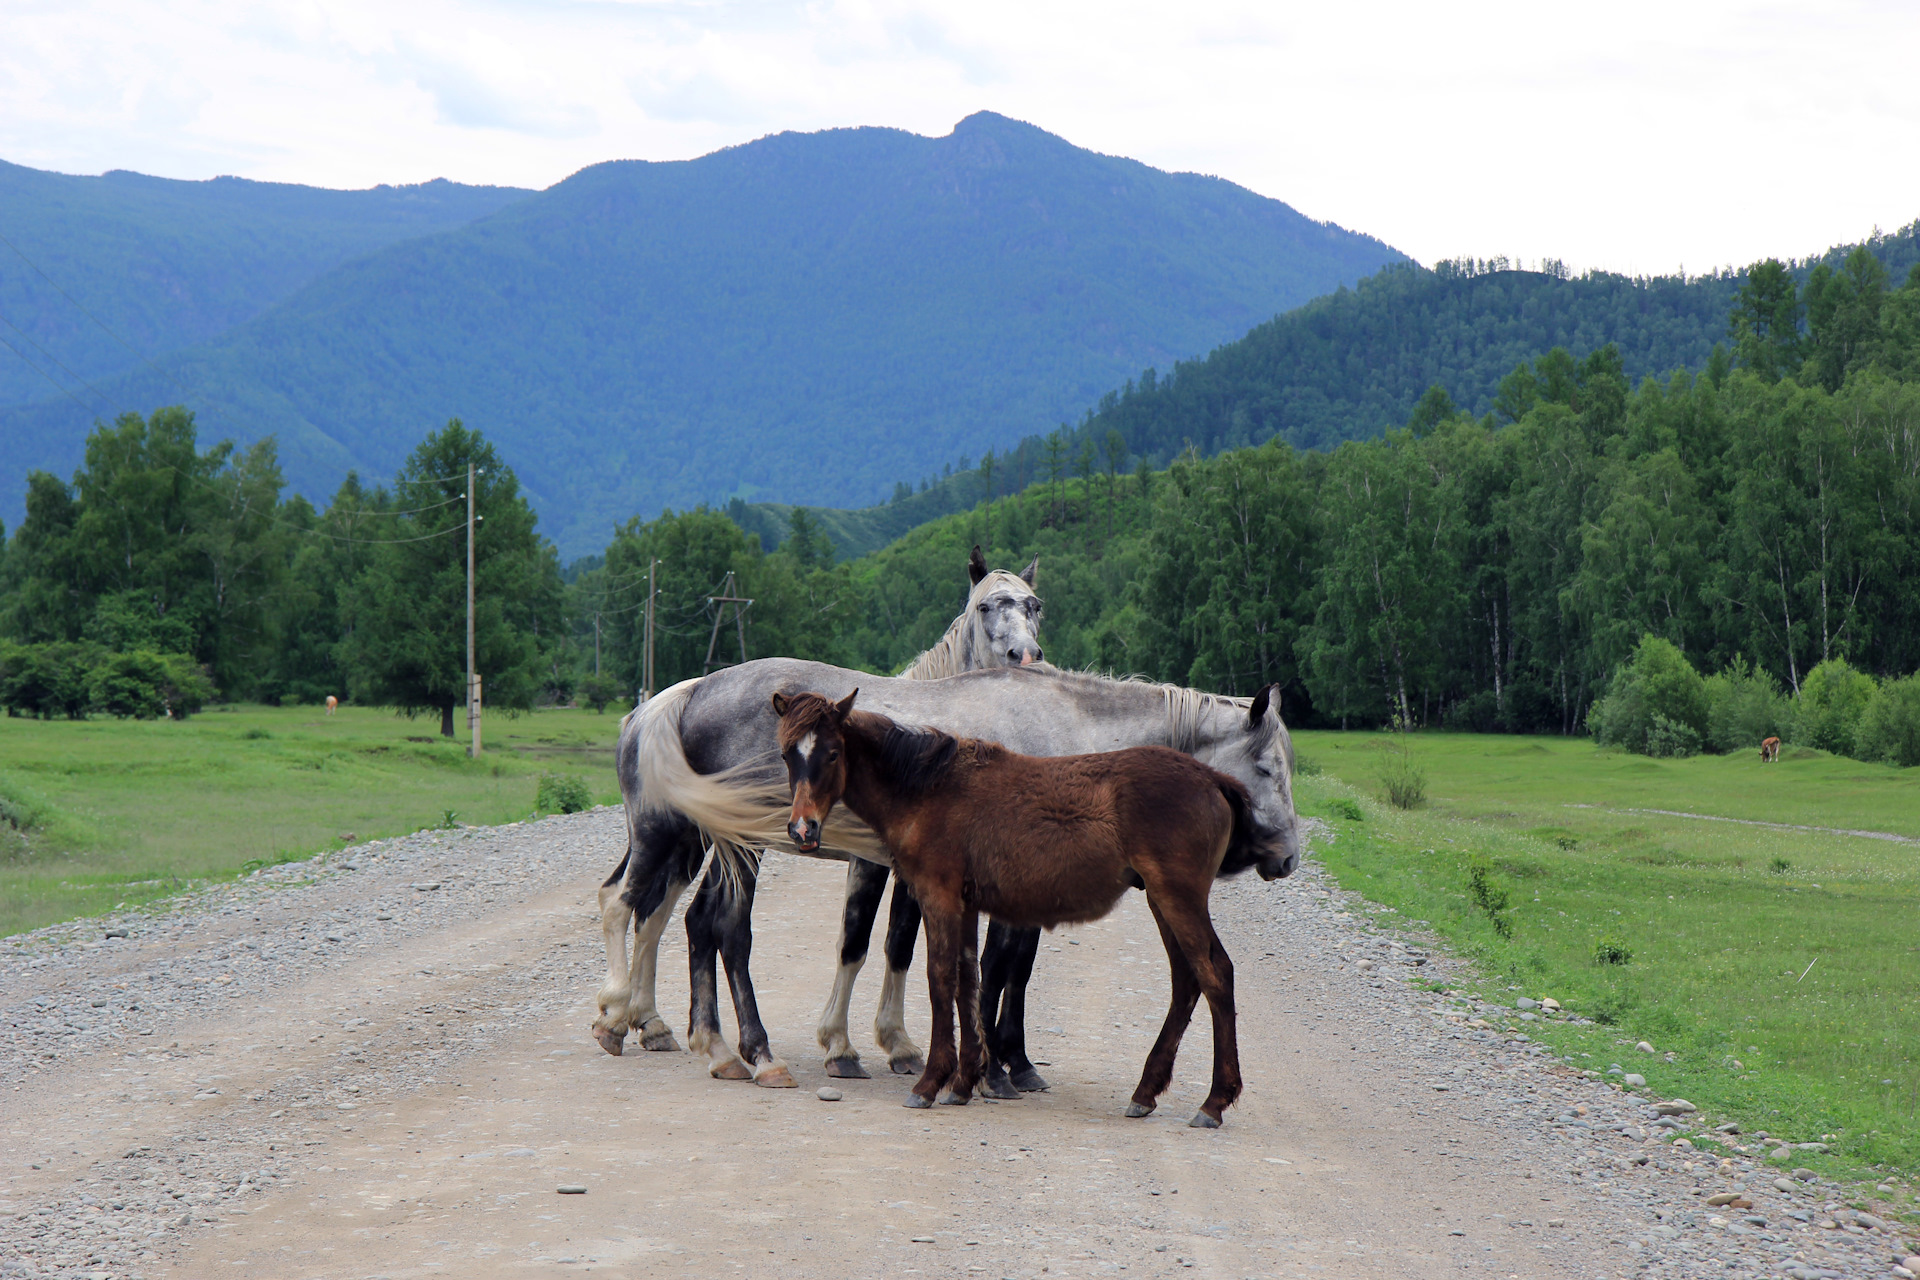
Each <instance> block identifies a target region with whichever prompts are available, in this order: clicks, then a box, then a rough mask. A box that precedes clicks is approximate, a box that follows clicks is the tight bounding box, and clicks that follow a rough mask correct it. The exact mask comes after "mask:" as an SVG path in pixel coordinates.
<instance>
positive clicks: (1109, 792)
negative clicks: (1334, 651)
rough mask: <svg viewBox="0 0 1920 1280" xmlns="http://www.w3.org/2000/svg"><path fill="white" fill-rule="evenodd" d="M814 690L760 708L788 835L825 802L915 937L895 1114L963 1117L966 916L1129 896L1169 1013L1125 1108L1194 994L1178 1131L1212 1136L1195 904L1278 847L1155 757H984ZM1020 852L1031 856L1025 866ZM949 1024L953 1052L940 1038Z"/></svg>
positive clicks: (821, 818)
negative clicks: (1153, 933)
mask: <svg viewBox="0 0 1920 1280" xmlns="http://www.w3.org/2000/svg"><path fill="white" fill-rule="evenodd" d="M858 692H859V691H858V690H855V691H854V693H851V694H848V695H847V696H846V698H844V699H843V700H841V701H839V702H831V701H829V700H827V699H826V698H824V697H822V696H821V695H819V694H817V693H799V694H794V695H792V696H787V695H785V694H779V693H776V694H774V695H773V710H774V713H775V714H776V715H778V716H779V717H780V753H781V757H782V758H783V759H784V760H785V762H786V766H787V778H788V781H789V782H790V783H791V784H792V787H793V812H792V816H791V818H790V820H789V822H788V825H787V831H788V834H789V835H790V836H791V837H792V838H793V841H794V844H795V845H796V846H797V847H798V848H799V849H801V850H802V851H805V850H808V849H812V848H814V847H816V846H817V845H818V844H819V840H820V828H821V826H822V824H823V823H825V822H826V820H827V816H828V814H830V813H831V812H832V810H833V806H834V804H835V803H837V802H839V801H842V800H844V801H845V802H846V805H847V808H849V809H851V810H852V811H853V813H854V814H855V816H857V817H858V818H860V820H861V821H863V822H865V823H866V824H867V825H868V826H870V827H872V828H873V829H874V831H875V832H876V833H878V834H879V836H880V838H881V839H882V840H883V841H884V842H885V843H886V846H887V848H888V850H889V852H891V854H892V855H893V869H894V872H895V873H896V874H897V875H899V877H900V878H901V879H902V880H904V881H905V882H906V883H907V887H908V888H910V889H911V890H912V891H913V896H914V897H915V898H917V899H918V900H919V902H920V909H921V911H922V912H923V913H924V916H925V920H926V930H927V990H928V994H929V996H930V997H931V999H932V1002H933V1043H932V1046H931V1048H930V1050H929V1052H928V1054H927V1066H926V1071H925V1073H924V1074H923V1075H921V1077H920V1081H919V1083H918V1084H916V1085H914V1087H913V1093H912V1095H911V1096H910V1097H909V1099H908V1101H907V1105H908V1106H910V1107H926V1106H931V1105H932V1104H933V1102H934V1099H935V1098H936V1096H937V1097H938V1098H939V1100H940V1101H941V1102H945V1103H952V1104H964V1103H966V1101H967V1100H968V1099H969V1098H970V1097H971V1096H972V1093H973V1089H974V1086H975V1085H976V1084H977V1083H978V1081H979V1078H980V1073H981V1068H982V1057H983V1055H982V1052H981V1037H980V1012H979V990H980V973H979V960H978V955H977V951H976V946H977V939H978V936H979V919H980V913H981V912H986V913H987V914H989V915H991V916H993V917H995V918H996V919H998V920H1001V921H1004V922H1005V923H1007V924H1010V925H1016V926H1029V927H1031V926H1041V927H1045V928H1052V927H1053V926H1055V925H1060V924H1073V923H1078V922H1081V921H1087V920H1098V919H1099V918H1100V917H1102V916H1104V915H1106V914H1107V913H1108V912H1109V911H1111V910H1113V907H1114V904H1115V903H1117V902H1119V901H1120V897H1121V895H1122V894H1124V893H1126V891H1127V890H1128V889H1130V888H1136V889H1145V890H1146V895H1147V906H1148V908H1149V909H1150V910H1151V911H1152V912H1153V919H1154V923H1155V924H1156V925H1158V926H1159V928H1160V940H1161V942H1162V943H1163V944H1164V945H1165V947H1166V949H1167V964H1168V967H1169V968H1170V969H1171V970H1172V976H1173V1003H1172V1005H1171V1006H1170V1007H1169V1008H1168V1010H1167V1017H1166V1021H1165V1023H1163V1024H1162V1026H1161V1028H1160V1036H1159V1039H1157V1040H1156V1041H1154V1045H1153V1051H1152V1052H1151V1053H1149V1054H1148V1055H1147V1062H1146V1067H1145V1068H1144V1070H1142V1072H1141V1075H1140V1084H1139V1087H1137V1088H1136V1089H1135V1090H1134V1091H1133V1101H1132V1103H1131V1105H1129V1106H1128V1107H1127V1114H1128V1115H1129V1116H1144V1115H1147V1114H1148V1113H1149V1112H1151V1111H1152V1110H1153V1108H1154V1104H1155V1101H1156V1099H1158V1098H1159V1096H1160V1095H1161V1094H1162V1093H1164V1092H1165V1091H1166V1088H1167V1085H1168V1083H1169V1081H1170V1080H1171V1079H1172V1077H1173V1063H1174V1056H1175V1054H1177V1053H1178V1052H1179V1049H1180V1037H1181V1036H1182V1034H1184V1033H1185V1031H1186V1029H1187V1023H1188V1021H1189V1020H1190V1019H1191V1018H1192V1017H1193V1010H1194V1006H1195V1005H1196V1004H1197V1003H1198V1002H1199V999H1200V997H1201V996H1202V995H1204V996H1205V997H1206V998H1207V1005H1208V1008H1209V1009H1210V1010H1211V1012H1212V1014H1213V1088H1212V1090H1211V1091H1210V1092H1209V1093H1208V1095H1207V1100H1206V1101H1205V1102H1204V1103H1202V1104H1201V1106H1200V1113H1199V1114H1198V1115H1196V1116H1194V1118H1193V1121H1192V1123H1193V1124H1194V1126H1195V1127H1197V1128H1208V1129H1211V1128H1217V1127H1218V1126H1219V1124H1220V1113H1221V1112H1222V1111H1224V1110H1225V1109H1226V1108H1227V1107H1229V1106H1231V1105H1232V1104H1233V1101H1234V1099H1235V1098H1237V1097H1239V1096H1240V1051H1239V1047H1238V1044H1237V1042H1236V1040H1235V1031H1234V1010H1233V961H1232V960H1230V959H1228V957H1227V952H1226V949H1225V948H1224V947H1222V946H1221V945H1220V938H1219V935H1217V934H1216V933H1215V932H1214V930H1213V920H1212V917H1211V916H1210V915H1209V914H1208V911H1207V894H1208V891H1209V890H1210V889H1211V888H1212V887H1213V881H1214V878H1215V876H1217V875H1219V874H1220V873H1221V870H1222V865H1223V864H1225V866H1226V869H1227V870H1228V872H1229V873H1231V872H1232V871H1234V870H1243V869H1245V868H1247V867H1250V866H1257V867H1258V868H1259V869H1260V873H1261V874H1262V875H1263V876H1265V877H1266V878H1268V879H1273V878H1276V877H1278V876H1283V875H1286V874H1287V873H1288V872H1290V871H1291V870H1292V869H1293V857H1292V855H1291V854H1289V853H1287V852H1286V851H1285V850H1284V849H1283V847H1282V845H1281V842H1280V840H1279V839H1277V838H1275V837H1271V836H1268V835H1266V834H1264V833H1261V832H1259V831H1257V830H1256V829H1255V826H1254V821H1253V810H1252V806H1251V805H1250V804H1249V802H1248V799H1247V792H1246V789H1245V788H1244V787H1243V786H1241V784H1240V783H1239V782H1238V781H1236V780H1234V779H1233V778H1230V777H1228V776H1227V775H1225V774H1223V773H1218V772H1216V771H1215V770H1213V769H1210V768H1208V767H1207V766H1206V765H1204V764H1201V763H1200V762H1199V761H1198V760H1195V759H1194V758H1193V757H1191V756H1188V755H1183V754H1181V753H1180V752H1177V751H1173V750H1170V749H1168V748H1165V747H1132V748H1129V749H1127V750H1124V751H1109V752H1103V753H1101V754H1098V755H1085V756H1054V757H1039V756H1023V755H1016V754H1014V753H1013V752H1011V751H1008V750H1007V749H1006V748H1005V747H1002V746H1000V745H999V744H998V743H994V742H982V741H979V740H977V739H972V738H954V737H951V736H949V735H947V734H945V733H941V732H939V731H937V730H917V729H909V728H905V727H903V726H901V725H897V724H895V723H894V722H893V721H891V720H889V719H887V718H886V717H885V716H881V715H875V714H873V713H871V712H866V711H855V710H854V709H853V700H854V697H855V696H856V695H857V694H858ZM1036 850H1042V851H1044V852H1039V853H1036V852H1035V851H1036ZM956 1012H957V1013H958V1015H959V1023H960V1045H959V1049H958V1052H957V1053H956V1051H955V1048H954V1035H953V1024H954V1016H955V1013H956Z"/></svg>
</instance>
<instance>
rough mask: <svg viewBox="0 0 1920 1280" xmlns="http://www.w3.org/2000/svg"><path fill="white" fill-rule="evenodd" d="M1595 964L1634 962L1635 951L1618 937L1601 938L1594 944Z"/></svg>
mask: <svg viewBox="0 0 1920 1280" xmlns="http://www.w3.org/2000/svg"><path fill="white" fill-rule="evenodd" d="M1593 962H1594V963H1595V964H1632V963H1633V952H1631V951H1629V950H1627V948H1626V944H1624V943H1622V942H1621V941H1620V940H1619V939H1618V938H1601V939H1600V940H1599V941H1598V942H1595V943H1594V944H1593Z"/></svg>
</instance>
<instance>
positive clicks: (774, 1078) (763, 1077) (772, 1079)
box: [753, 1062, 800, 1089]
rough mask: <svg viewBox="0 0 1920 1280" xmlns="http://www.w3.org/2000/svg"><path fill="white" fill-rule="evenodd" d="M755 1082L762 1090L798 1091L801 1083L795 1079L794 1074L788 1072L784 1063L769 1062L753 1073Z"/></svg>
mask: <svg viewBox="0 0 1920 1280" xmlns="http://www.w3.org/2000/svg"><path fill="white" fill-rule="evenodd" d="M753 1082H754V1083H755V1084H757V1085H759V1086H760V1087H761V1088H762V1089H797V1088H799V1086H800V1082H799V1081H798V1080H795V1079H794V1078H793V1072H791V1071H789V1070H787V1064H786V1063H784V1062H769V1063H767V1064H766V1065H765V1066H763V1067H761V1068H760V1069H759V1070H758V1071H756V1072H754V1073H753Z"/></svg>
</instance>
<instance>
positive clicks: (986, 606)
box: [980, 602, 993, 613]
mask: <svg viewBox="0 0 1920 1280" xmlns="http://www.w3.org/2000/svg"><path fill="white" fill-rule="evenodd" d="M980 612H982V613H992V612H993V606H992V605H990V604H987V603H985V602H982V603H981V605H980Z"/></svg>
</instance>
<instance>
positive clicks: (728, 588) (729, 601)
mask: <svg viewBox="0 0 1920 1280" xmlns="http://www.w3.org/2000/svg"><path fill="white" fill-rule="evenodd" d="M733 592H734V586H733V570H731V569H729V570H727V576H726V580H725V581H723V582H722V583H721V584H720V594H719V595H717V596H708V597H707V607H708V608H710V609H713V634H712V635H711V636H709V637H708V638H707V661H706V665H705V666H703V667H701V668H700V674H701V675H706V674H708V673H709V672H711V671H712V670H713V669H714V667H716V666H720V667H730V666H732V665H733V664H732V663H731V662H719V663H716V662H715V661H714V660H713V651H714V650H715V649H716V648H718V647H719V644H720V623H721V621H722V619H723V618H724V617H725V616H726V612H727V606H728V605H732V606H733V625H734V629H735V630H736V631H737V632H738V633H739V636H740V661H742V662H745V661H746V660H747V610H748V609H750V608H752V607H753V601H752V600H749V599H747V598H746V597H745V596H737V595H735V594H733ZM716 606H717V607H716Z"/></svg>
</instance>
